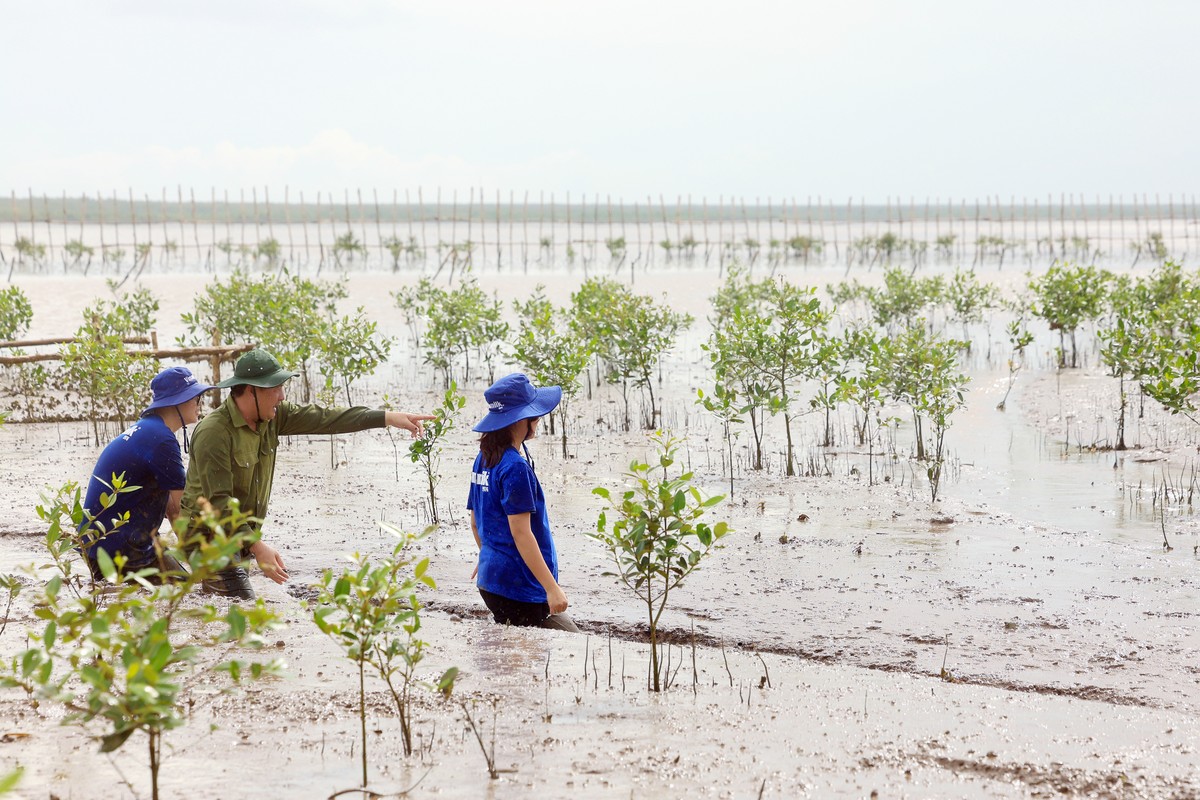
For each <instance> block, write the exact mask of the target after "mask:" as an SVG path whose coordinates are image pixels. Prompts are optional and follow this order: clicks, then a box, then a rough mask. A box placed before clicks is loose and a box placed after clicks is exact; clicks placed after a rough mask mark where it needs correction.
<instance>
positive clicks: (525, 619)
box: [479, 589, 579, 633]
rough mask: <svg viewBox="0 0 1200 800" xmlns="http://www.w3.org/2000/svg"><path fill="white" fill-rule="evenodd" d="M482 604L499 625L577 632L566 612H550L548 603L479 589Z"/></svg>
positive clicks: (577, 629)
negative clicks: (524, 599) (530, 601)
mask: <svg viewBox="0 0 1200 800" xmlns="http://www.w3.org/2000/svg"><path fill="white" fill-rule="evenodd" d="M479 596H480V597H482V598H483V602H484V605H486V606H487V607H488V611H491V612H492V619H494V620H495V621H496V623H497V624H499V625H516V626H518V627H524V628H554V629H555V630H560V631H572V632H574V633H578V632H579V628H576V627H575V623H574V622H572V621H571V618H570V617H568V616H567V615H566V614H551V613H550V605H549V604H548V603H522V602H521V601H520V600H510V599H508V598H507V597H501V596H500V595H498V594H493V593H492V592H489V591H487V590H486V589H480V590H479Z"/></svg>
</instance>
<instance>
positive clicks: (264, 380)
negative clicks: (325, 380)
mask: <svg viewBox="0 0 1200 800" xmlns="http://www.w3.org/2000/svg"><path fill="white" fill-rule="evenodd" d="M299 374H300V373H298V372H290V371H288V370H286V369H284V368H283V365H282V364H280V363H279V360H278V359H277V358H275V356H273V355H271V354H270V353H268V352H267V351H266V350H262V349H257V350H251V351H250V352H248V353H246V354H245V355H243V356H242V357H241V358H239V359H238V360H237V364H235V365H234V367H233V377H232V378H226V379H225V380H223V381H221V382H220V383H218V384H217V388H218V389H228V388H230V387H231V386H238V385H240V384H243V383H245V384H248V385H250V386H258V387H261V388H263V389H270V388H272V387H275V386H278V385H279V384H281V383H283V382H284V381H286V380H288V379H289V378H294V377H296V376H297V375H299Z"/></svg>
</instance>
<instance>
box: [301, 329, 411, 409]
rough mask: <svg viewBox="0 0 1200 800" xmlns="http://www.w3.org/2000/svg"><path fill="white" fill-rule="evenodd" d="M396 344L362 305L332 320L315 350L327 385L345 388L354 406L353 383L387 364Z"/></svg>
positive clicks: (347, 398) (349, 403) (346, 395)
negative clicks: (353, 311)
mask: <svg viewBox="0 0 1200 800" xmlns="http://www.w3.org/2000/svg"><path fill="white" fill-rule="evenodd" d="M394 343H395V340H393V339H392V338H391V337H390V336H380V335H379V334H378V325H377V324H376V323H374V322H372V321H370V320H368V319H367V318H366V312H364V311H363V308H362V306H359V307H358V310H357V311H356V312H355V315H354V316H353V317H349V316H347V317H342V318H341V319H330V320H329V321H328V322H327V323H326V326H325V330H324V335H323V336H322V338H321V339H320V340H319V341H318V346H317V353H316V358H317V361H318V363H319V364H320V367H319V369H320V372H321V375H322V376H324V378H325V383H326V385H327V386H328V387H330V388H333V387H337V388H340V389H342V390H343V391H344V393H345V398H346V405H348V406H350V405H354V401H353V400H352V399H351V397H350V386H351V384H353V383H354V382H355V381H357V380H359V379H361V378H365V377H367V376H368V375H372V374H374V372H375V370H376V369H378V368H379V365H381V364H384V363H387V359H388V355H389V354H390V353H391V352H392V345H393V344H394Z"/></svg>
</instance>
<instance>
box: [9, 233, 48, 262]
mask: <svg viewBox="0 0 1200 800" xmlns="http://www.w3.org/2000/svg"><path fill="white" fill-rule="evenodd" d="M13 249H14V250H16V251H17V256H16V263H17V264H20V265H21V266H24V265H25V262H26V261H31V262H33V265H34V266H38V267H40V266H41V264H42V262H43V261H44V260H45V258H46V245H44V244H38V243H37V242H35V241H33V240H32V239H30V238H29V237H28V236H18V237H17V240H16V241H15V242H13Z"/></svg>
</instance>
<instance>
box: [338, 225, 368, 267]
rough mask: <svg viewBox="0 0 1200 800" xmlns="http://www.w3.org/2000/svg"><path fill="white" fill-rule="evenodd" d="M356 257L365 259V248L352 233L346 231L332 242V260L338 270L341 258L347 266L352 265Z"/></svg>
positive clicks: (340, 265)
mask: <svg viewBox="0 0 1200 800" xmlns="http://www.w3.org/2000/svg"><path fill="white" fill-rule="evenodd" d="M356 255H357V256H361V257H362V258H364V259H365V258H366V257H367V246H366V245H365V244H363V243H362V242H360V241H359V240H358V238H357V237H356V236H355V235H354V232H353V231H346V232H345V233H343V234H342V235H341V236H339V237H337V238H336V239H335V240H334V242H333V260H334V262H336V263H337V266H338V269H341V268H342V259H343V258H344V259H345V260H346V263H347V264H352V263H354V257H355V256H356Z"/></svg>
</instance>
